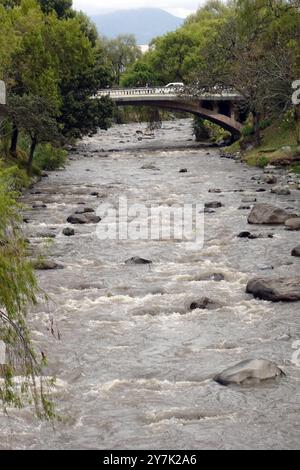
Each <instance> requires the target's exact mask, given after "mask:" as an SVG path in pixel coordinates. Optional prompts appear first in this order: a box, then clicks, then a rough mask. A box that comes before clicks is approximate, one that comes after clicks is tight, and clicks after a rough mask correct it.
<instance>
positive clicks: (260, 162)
mask: <svg viewBox="0 0 300 470" xmlns="http://www.w3.org/2000/svg"><path fill="white" fill-rule="evenodd" d="M226 150H227V151H228V152H230V153H233V152H238V151H240V152H241V148H240V144H239V142H235V143H234V144H232V145H231V146H230V147H228V148H227V149H226ZM242 158H243V160H244V161H245V162H246V163H247V164H248V165H250V166H258V167H261V168H264V167H265V166H267V165H268V164H272V165H285V166H290V167H291V168H292V169H294V171H295V173H297V174H299V167H300V163H299V164H298V163H297V162H298V161H299V162H300V146H299V145H297V139H296V130H295V126H294V125H293V123H288V124H287V123H286V121H277V122H275V123H273V124H271V125H270V126H269V127H267V128H266V129H264V130H263V131H262V143H261V146H260V147H258V148H251V149H249V150H248V151H245V152H243V157H242Z"/></svg>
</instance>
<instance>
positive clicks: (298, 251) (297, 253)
mask: <svg viewBox="0 0 300 470" xmlns="http://www.w3.org/2000/svg"><path fill="white" fill-rule="evenodd" d="M292 256H297V257H300V245H299V246H296V248H294V249H293V251H292Z"/></svg>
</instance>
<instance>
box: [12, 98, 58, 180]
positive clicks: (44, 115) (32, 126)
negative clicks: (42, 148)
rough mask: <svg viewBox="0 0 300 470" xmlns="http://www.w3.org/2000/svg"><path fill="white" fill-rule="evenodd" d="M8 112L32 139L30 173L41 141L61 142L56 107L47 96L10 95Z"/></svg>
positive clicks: (28, 165)
mask: <svg viewBox="0 0 300 470" xmlns="http://www.w3.org/2000/svg"><path fill="white" fill-rule="evenodd" d="M8 113H9V115H10V117H11V119H12V121H13V122H14V123H15V125H16V127H17V128H18V129H21V130H22V131H24V132H25V133H26V134H27V135H28V136H29V137H30V139H31V146H30V151H29V157H28V162H27V170H28V173H31V170H32V163H33V157H34V152H35V150H36V146H37V144H38V143H41V142H52V143H54V144H56V145H57V144H58V143H60V140H61V137H60V133H59V128H58V124H57V121H56V109H55V107H53V106H52V104H51V103H50V102H49V101H47V100H46V99H45V98H40V97H37V96H34V95H23V96H21V97H20V96H18V95H15V96H10V99H9V102H8Z"/></svg>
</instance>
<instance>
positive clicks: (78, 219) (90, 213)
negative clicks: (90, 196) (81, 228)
mask: <svg viewBox="0 0 300 470" xmlns="http://www.w3.org/2000/svg"><path fill="white" fill-rule="evenodd" d="M100 221H101V217H99V216H97V215H96V214H95V211H94V209H92V208H90V207H82V208H79V209H77V210H76V211H75V212H74V214H71V215H70V216H69V217H68V219H67V222H68V223H69V224H72V225H83V224H98V223H99V222H100Z"/></svg>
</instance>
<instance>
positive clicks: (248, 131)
mask: <svg viewBox="0 0 300 470" xmlns="http://www.w3.org/2000/svg"><path fill="white" fill-rule="evenodd" d="M253 134H254V127H253V126H252V125H251V124H246V125H245V126H244V127H243V129H242V136H243V137H249V136H251V135H253Z"/></svg>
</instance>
